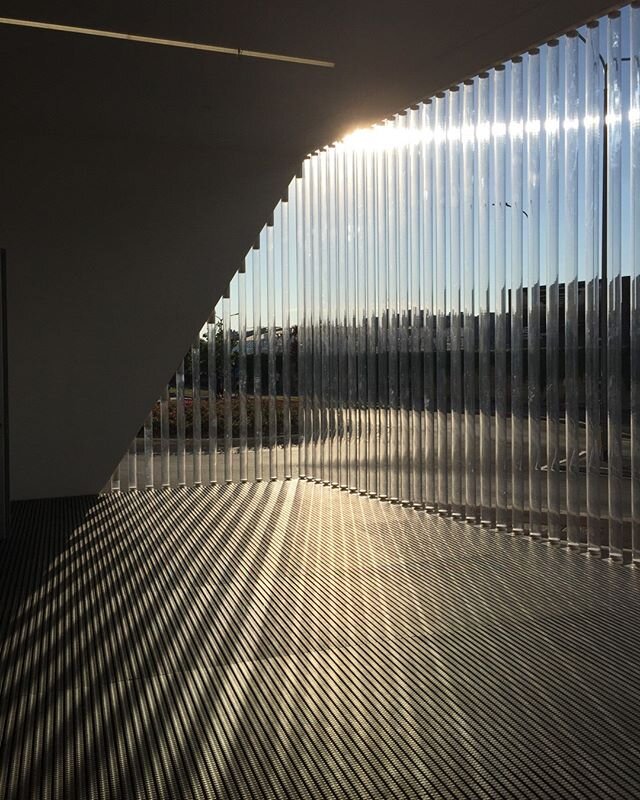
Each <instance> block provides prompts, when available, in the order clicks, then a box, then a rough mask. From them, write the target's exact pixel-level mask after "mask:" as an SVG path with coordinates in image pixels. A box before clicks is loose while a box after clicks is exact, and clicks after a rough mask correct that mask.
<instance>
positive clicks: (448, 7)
mask: <svg viewBox="0 0 640 800" xmlns="http://www.w3.org/2000/svg"><path fill="white" fill-rule="evenodd" d="M607 5H608V4H607V3H606V2H602V0H600V1H598V0H549V1H548V2H535V1H534V0H510V1H509V2H507V0H486V2H482V3H480V2H472V1H471V0H464V1H463V2H449V3H437V4H436V3H429V2H424V0H422V1H421V2H417V0H398V2H395V3H391V2H384V3H383V2H371V1H369V2H363V0H356V1H352V2H348V1H346V2H336V1H335V0H325V2H322V3H318V2H314V3H311V2H292V1H291V0H272V1H271V2H264V3H255V2H253V3H252V2H247V0H236V2H214V1H211V2H203V1H202V0H186V1H185V0H181V2H176V1H174V2H164V3H158V2H140V0H127V1H126V2H123V1H122V0H121V1H120V2H111V3H109V4H88V3H80V2H64V3H63V2H51V0H49V2H33V1H31V2H30V0H20V1H19V2H18V0H5V2H4V3H3V6H2V11H1V12H0V13H1V14H2V15H3V16H5V17H18V18H23V19H36V20H43V21H48V22H55V23H62V24H69V25H75V26H84V27H92V28H102V29H110V30H116V31H121V32H127V33H135V34H141V35H147V36H157V37H163V38H174V39H181V40H191V41H200V42H206V43H210V44H218V45H227V46H232V47H240V48H243V49H256V50H263V51H272V52H282V53H286V54H291V55H299V56H303V57H309V58H321V59H329V60H332V61H335V62H336V67H335V69H332V70H328V69H321V68H317V67H309V66H300V65H294V64H283V63H277V62H270V61H257V60H249V59H239V58H237V57H235V56H228V55H219V54H207V53H201V52H195V51H187V50H177V49H174V48H164V47H159V46H155V45H145V44H136V43H131V42H122V41H113V40H106V39H96V38H89V37H84V36H78V35H73V34H67V33H56V32H49V31H39V30H29V29H19V28H10V27H6V26H1V25H0V75H2V78H0V80H1V81H2V93H1V95H0V96H1V97H2V107H1V108H0V119H1V123H0V125H1V131H2V152H3V158H2V162H1V164H0V181H1V183H0V186H1V187H2V188H1V192H0V244H2V246H5V247H6V248H7V249H8V253H9V267H10V286H9V302H10V310H9V326H10V330H9V335H10V341H11V347H10V364H11V375H12V380H11V394H10V397H11V415H12V423H11V443H12V449H13V455H12V465H13V479H14V487H15V492H14V495H15V496H16V497H18V496H19V497H28V496H31V497H33V496H43V495H44V496H47V495H49V496H51V495H56V494H59V495H62V494H80V493H89V492H94V491H97V490H98V489H99V488H100V487H101V485H102V484H103V483H104V481H105V480H106V478H107V477H108V474H109V472H110V470H111V469H112V468H113V466H114V464H115V462H116V461H117V459H118V457H119V456H120V454H121V453H122V452H123V450H124V448H125V447H126V446H127V443H128V441H129V440H130V439H131V437H132V436H133V434H134V433H135V431H136V430H137V428H138V426H139V424H140V422H141V420H142V419H143V417H144V415H145V413H146V411H147V409H148V408H149V407H150V405H151V404H152V402H153V401H154V399H155V397H156V396H157V395H158V393H159V391H160V390H161V388H162V386H163V384H164V383H166V381H167V379H168V377H169V374H170V373H171V371H172V370H173V369H174V368H175V365H176V363H177V361H178V359H179V358H180V356H181V354H182V353H183V352H184V351H185V350H186V347H187V346H188V344H189V342H190V340H191V339H192V338H193V336H194V335H195V332H196V331H197V330H198V328H199V326H200V324H201V323H202V321H203V319H204V318H205V317H206V316H207V314H208V312H209V310H210V308H211V307H212V306H213V304H214V303H215V301H216V300H217V298H218V297H219V296H220V294H221V292H222V291H223V289H224V286H225V283H226V282H228V280H229V278H230V277H231V275H232V274H233V273H234V272H235V270H236V269H237V268H238V266H239V264H240V263H241V260H242V258H243V256H244V254H245V252H246V251H247V249H248V248H249V247H250V245H251V243H252V241H253V240H254V238H255V236H256V234H257V232H258V231H259V229H260V227H261V226H262V224H263V223H264V221H265V220H266V219H267V217H268V216H269V213H270V211H271V209H272V208H273V206H274V204H275V203H276V202H277V200H278V197H279V196H280V195H281V193H282V192H283V191H284V190H285V188H286V186H287V184H288V182H289V180H290V178H291V176H292V175H293V173H294V172H295V170H296V168H297V165H298V164H299V162H300V161H301V159H302V158H303V157H304V155H305V154H306V153H308V152H310V151H312V150H314V149H316V148H317V147H320V146H323V145H324V144H326V143H329V142H331V141H334V140H335V139H337V138H339V137H340V136H341V135H343V134H345V133H347V132H348V131H349V130H350V129H352V128H354V127H357V126H359V125H364V124H367V123H372V122H375V121H377V120H379V119H381V118H383V117H385V116H389V115H391V114H392V113H393V112H394V111H397V110H400V109H402V108H404V107H406V106H407V105H410V104H411V103H413V102H415V101H416V100H418V99H420V98H422V97H424V96H428V95H430V94H432V93H433V92H434V91H436V90H438V89H440V88H444V87H446V86H447V85H448V84H451V83H453V82H457V81H459V80H460V79H462V78H463V77H465V76H467V75H469V74H473V73H475V72H477V71H479V70H480V69H481V68H483V67H485V66H487V65H489V64H490V63H494V62H498V61H500V60H503V59H504V58H506V57H508V56H509V55H511V54H513V53H515V52H517V51H520V50H523V49H526V48H527V47H528V46H530V45H531V44H533V43H537V42H538V41H540V40H542V39H544V38H545V37H549V36H551V35H552V34H554V33H556V32H559V31H561V30H563V29H566V28H567V27H569V26H570V25H572V24H574V23H578V22H581V21H583V20H585V19H586V18H588V17H590V16H592V15H596V14H597V13H598V12H599V11H602V10H604V9H605V8H606V7H607ZM98 420H99V422H98Z"/></svg>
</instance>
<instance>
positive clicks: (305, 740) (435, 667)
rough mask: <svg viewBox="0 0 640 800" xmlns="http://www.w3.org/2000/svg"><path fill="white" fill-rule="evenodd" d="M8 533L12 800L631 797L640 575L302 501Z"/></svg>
mask: <svg viewBox="0 0 640 800" xmlns="http://www.w3.org/2000/svg"><path fill="white" fill-rule="evenodd" d="M14 518H15V525H14V531H13V534H12V537H11V538H10V539H9V540H8V541H7V542H6V543H4V544H3V545H1V548H2V549H0V558H1V572H0V601H1V606H0V610H1V616H0V632H1V634H2V645H1V650H0V798H3V800H4V799H5V798H7V800H14V799H16V800H17V799H18V798H20V799H21V798H34V799H35V798H38V800H41V799H42V800H47V799H48V800H59V799H60V798H64V799H65V800H66V799H67V798H69V799H70V800H75V799H76V798H77V799H78V800H93V799H94V798H95V800H103V798H104V799H105V800H106V798H109V800H123V799H125V800H128V798H150V799H151V798H154V799H155V798H163V799H166V800H173V799H174V798H176V800H177V799H178V798H224V799H225V800H226V799H227V798H229V799H231V798H384V799H385V800H387V798H418V797H424V798H427V797H445V798H457V797H468V798H496V797H505V798H506V797H514V798H534V797H535V798H539V797H550V798H565V797H566V798H575V797H584V798H600V797H603V798H604V797H607V798H632V797H638V796H640V766H639V764H640V745H639V739H638V734H637V727H638V721H639V720H640V693H639V692H638V691H637V687H638V686H639V685H640V663H639V660H638V657H637V655H638V652H640V647H639V645H640V630H639V628H638V619H640V613H639V612H640V594H639V591H638V590H639V578H638V572H637V570H635V569H633V568H631V567H623V566H621V565H616V564H612V563H608V562H605V561H599V560H596V559H593V558H591V557H588V556H585V555H580V554H577V553H570V552H566V551H564V550H563V549H562V548H560V547H554V546H551V545H548V546H545V545H543V544H540V543H536V542H532V541H530V540H528V539H526V538H511V537H508V536H506V535H504V534H498V533H495V532H490V531H485V530H481V529H478V528H474V527H472V526H470V525H468V524H465V523H457V522H455V521H453V520H451V519H441V518H437V517H435V516H430V515H427V514H424V513H417V512H415V511H412V510H406V509H404V508H402V507H401V506H392V505H389V504H385V503H380V502H379V501H377V500H369V499H368V498H366V497H361V496H358V495H351V494H346V493H341V492H339V491H332V490H330V489H327V488H325V487H322V486H318V485H315V484H312V483H305V482H298V481H291V482H283V483H262V484H246V485H230V486H224V487H211V488H206V489H203V488H193V489H177V490H170V491H162V492H140V493H127V494H112V495H102V496H100V497H97V498H76V499H68V500H49V501H34V502H30V503H19V504H16V506H15V515H14Z"/></svg>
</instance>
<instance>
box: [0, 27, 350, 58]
mask: <svg viewBox="0 0 640 800" xmlns="http://www.w3.org/2000/svg"><path fill="white" fill-rule="evenodd" d="M0 24H1V25H16V26H18V27H20V28H38V29H40V30H45V31H62V32H63V33H81V34H84V35H85V36H99V37H102V38H103V39H124V40H126V41H128V42H143V43H144V44H161V45H164V46H165V47H181V48H183V49H185V50H203V51H204V52H207V53H225V54H226V55H230V56H242V57H244V58H262V59H266V60H268V61H285V62H287V63H289V64H306V65H307V66H310V67H328V68H332V67H335V63H334V62H333V61H322V60H320V59H317V58H300V57H298V56H286V55H282V54H281V53H263V52H262V51H260V50H242V49H241V48H239V47H222V46H219V45H215V44H202V43H200V42H181V41H179V40H177V39H156V38H155V37H153V36H138V35H137V34H135V33H117V32H116V31H103V30H99V29H97V28H77V27H75V26H74V25H57V24H56V23H53V22H36V21H35V20H30V19H12V18H10V17H0Z"/></svg>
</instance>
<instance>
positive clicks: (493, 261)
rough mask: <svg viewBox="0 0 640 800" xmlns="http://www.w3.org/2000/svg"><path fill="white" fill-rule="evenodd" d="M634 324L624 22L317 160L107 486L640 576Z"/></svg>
mask: <svg viewBox="0 0 640 800" xmlns="http://www.w3.org/2000/svg"><path fill="white" fill-rule="evenodd" d="M639 309H640V8H638V4H633V5H632V6H631V7H625V8H623V9H622V11H621V12H614V13H612V14H610V15H609V16H608V17H607V18H604V19H603V20H600V22H599V23H598V22H594V23H591V24H589V25H588V26H586V27H584V28H581V29H580V30H578V31H576V32H572V33H570V34H568V35H566V36H564V37H562V38H561V39H559V40H553V41H551V42H549V43H548V44H546V45H544V46H543V47H541V48H539V49H538V48H535V49H532V50H531V51H529V52H528V53H525V54H523V56H522V57H518V58H514V59H513V60H512V61H511V62H509V63H508V64H505V65H501V66H498V67H496V68H495V69H493V70H491V71H490V72H488V73H483V74H481V75H479V76H477V77H476V78H474V79H473V80H469V81H465V82H464V83H463V84H461V85H460V86H455V87H452V88H451V89H450V90H449V91H447V92H445V93H442V94H440V95H438V96H437V97H435V98H433V99H432V100H427V101H425V102H424V103H421V104H419V105H418V106H415V107H412V108H411V109H408V110H407V111H406V112H405V113H403V114H400V115H398V116H396V117H395V118H394V119H392V120H388V121H386V122H385V123H383V124H381V125H379V126H376V127H374V128H371V129H368V130H363V131H358V132H356V133H354V134H353V135H351V136H349V137H347V138H346V139H345V140H344V141H342V142H338V143H335V144H334V145H332V146H331V147H328V148H326V149H324V150H322V151H320V152H317V153H316V154H314V155H312V156H310V157H309V158H307V159H306V160H305V162H304V163H303V166H302V174H301V176H300V177H296V178H294V180H293V181H292V182H291V184H290V186H289V189H288V194H287V198H286V200H283V201H282V202H280V203H279V204H278V206H277V207H276V209H275V211H274V216H273V220H272V221H271V224H269V225H267V226H265V228H264V229H263V230H262V232H261V234H260V238H259V242H258V243H257V245H256V247H254V248H253V249H252V250H251V251H250V252H249V254H248V255H247V257H246V259H245V263H244V266H243V269H242V270H240V271H239V272H238V273H237V274H236V275H235V276H234V278H233V280H232V282H231V284H230V286H229V290H228V292H227V294H226V295H225V296H224V297H223V298H222V299H221V300H220V301H219V302H218V304H217V305H216V307H215V309H214V312H213V313H212V316H211V318H210V320H209V321H208V323H207V325H206V328H205V329H204V330H203V331H202V332H201V336H199V338H198V341H197V342H196V343H195V344H194V346H193V348H192V349H191V351H190V353H189V354H188V355H187V357H186V359H185V361H184V362H183V364H181V365H180V367H179V369H178V371H177V373H176V376H175V379H174V380H172V381H171V383H170V384H169V386H168V387H167V389H166V390H165V392H164V393H163V396H162V398H161V400H160V401H159V402H158V403H157V404H156V406H155V408H154V409H153V410H152V412H151V414H150V416H149V418H148V419H147V421H146V423H145V425H144V428H143V431H142V435H141V436H139V437H138V439H137V440H136V441H134V443H133V444H132V447H131V449H130V451H129V453H128V455H127V456H126V457H125V460H124V461H123V463H122V464H121V466H120V468H119V470H117V471H116V474H115V475H114V479H113V481H112V487H113V488H135V487H141V486H142V485H144V486H147V487H150V486H156V487H160V486H176V485H178V486H179V485H185V484H189V485H191V484H194V483H195V484H198V483H214V482H219V481H235V480H267V479H277V478H289V477H291V476H300V477H303V478H307V479H312V480H318V481H321V482H323V483H326V484H328V485H332V486H336V487H341V488H343V489H349V490H352V491H358V492H361V493H365V494H368V495H370V496H377V497H380V498H386V499H388V500H392V501H397V502H402V503H405V504H407V505H412V506H415V507H417V508H427V509H432V510H436V511H438V512H440V513H443V514H452V515H454V516H456V517H462V518H466V519H467V520H470V521H473V522H479V523H482V524H484V525H486V526H492V527H493V526H495V527H497V528H499V529H503V530H509V531H513V532H514V533H527V534H530V535H531V536H534V537H540V538H546V539H548V540H551V541H566V542H567V543H568V544H569V545H570V546H574V547H580V548H587V549H588V550H589V551H590V552H593V553H597V554H608V555H610V556H611V557H613V558H618V559H621V558H622V557H623V554H624V555H625V556H626V555H628V554H629V553H631V554H632V557H633V560H635V561H640V428H639V420H640V416H639V409H640V385H639V381H640V310H639ZM142 452H144V469H143V470H140V466H139V464H138V453H142ZM140 473H142V474H143V475H144V479H143V480H142V479H141V474H140Z"/></svg>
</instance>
